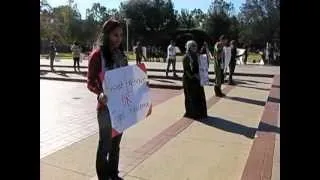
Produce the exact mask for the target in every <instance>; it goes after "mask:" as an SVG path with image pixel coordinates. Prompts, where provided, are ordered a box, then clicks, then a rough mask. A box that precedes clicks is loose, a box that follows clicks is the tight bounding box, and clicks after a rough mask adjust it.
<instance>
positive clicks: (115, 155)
mask: <svg viewBox="0 0 320 180" xmlns="http://www.w3.org/2000/svg"><path fill="white" fill-rule="evenodd" d="M101 38H102V39H101V41H102V42H101V44H102V45H101V46H100V47H99V48H97V49H95V50H94V51H93V52H92V53H91V55H90V58H89V65H88V79H87V87H88V89H89V90H90V91H91V92H93V93H94V94H96V95H97V100H98V107H97V119H98V125H99V145H98V150H97V158H96V171H97V176H98V179H99V180H122V178H120V177H119V176H118V173H119V170H118V165H119V153H120V142H121V138H122V134H118V135H116V136H115V137H112V126H111V119H110V114H109V109H108V106H107V101H108V95H107V94H104V92H103V88H102V82H103V81H104V74H105V72H106V71H107V70H112V69H116V68H120V67H124V66H127V65H128V60H127V58H126V56H125V53H124V50H123V48H122V45H121V44H122V39H123V30H122V25H121V23H120V22H119V21H116V20H114V19H110V20H108V21H106V22H105V23H104V25H103V27H102V36H101Z"/></svg>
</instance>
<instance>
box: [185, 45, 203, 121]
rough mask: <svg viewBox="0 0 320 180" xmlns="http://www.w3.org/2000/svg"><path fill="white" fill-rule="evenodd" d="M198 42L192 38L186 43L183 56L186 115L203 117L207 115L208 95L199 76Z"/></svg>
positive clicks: (194, 117) (195, 117)
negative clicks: (206, 95)
mask: <svg viewBox="0 0 320 180" xmlns="http://www.w3.org/2000/svg"><path fill="white" fill-rule="evenodd" d="M197 49H198V48H197V43H196V42H195V41H193V40H190V41H188V42H187V44H186V50H187V52H186V55H185V57H184V58H183V88H184V96H185V108H186V113H185V115H184V116H185V117H188V118H192V119H203V118H206V117H207V116H208V115H207V104H206V97H205V93H204V89H203V87H202V86H201V85H200V77H199V62H198V61H199V54H198V52H197Z"/></svg>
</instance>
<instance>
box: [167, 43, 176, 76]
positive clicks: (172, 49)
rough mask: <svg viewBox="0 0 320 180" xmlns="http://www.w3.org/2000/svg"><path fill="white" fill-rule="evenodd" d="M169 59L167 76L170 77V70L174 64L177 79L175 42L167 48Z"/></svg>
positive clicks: (173, 68) (173, 69)
mask: <svg viewBox="0 0 320 180" xmlns="http://www.w3.org/2000/svg"><path fill="white" fill-rule="evenodd" d="M167 59H168V65H167V70H166V76H168V73H169V68H170V66H171V64H172V71H173V76H174V77H177V74H176V47H175V43H174V41H173V40H171V41H170V45H169V46H168V48H167Z"/></svg>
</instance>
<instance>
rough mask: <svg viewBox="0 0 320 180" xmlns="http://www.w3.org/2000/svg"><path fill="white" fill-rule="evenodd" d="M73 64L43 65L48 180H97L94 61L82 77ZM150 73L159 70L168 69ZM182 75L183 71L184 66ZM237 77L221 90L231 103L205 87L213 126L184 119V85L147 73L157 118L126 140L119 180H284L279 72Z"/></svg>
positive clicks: (244, 72) (44, 174)
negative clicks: (90, 85) (89, 74)
mask: <svg viewBox="0 0 320 180" xmlns="http://www.w3.org/2000/svg"><path fill="white" fill-rule="evenodd" d="M72 63H73V62H72V60H62V61H61V62H57V63H56V65H57V66H60V67H56V68H55V69H56V72H55V73H52V72H49V71H48V70H49V67H48V64H49V61H48V60H40V123H41V126H40V173H41V174H40V176H41V180H57V179H58V180H97V177H96V172H95V159H96V150H97V143H98V124H97V119H96V109H95V108H96V97H95V96H94V95H93V94H92V93H90V92H89V91H88V90H87V88H86V84H85V74H86V71H87V69H86V67H87V61H83V62H82V63H81V66H83V68H82V69H81V71H82V73H74V72H72V71H73V68H72V67H70V66H71V65H72ZM130 63H134V62H130ZM146 65H147V69H160V70H161V69H162V70H163V69H165V66H166V64H164V63H149V62H148V63H146ZM212 66H213V65H212ZM212 66H211V67H210V70H209V71H212V69H211V68H213V67H212ZM177 69H178V70H182V67H181V63H177ZM236 73H237V74H236V75H235V76H234V79H235V82H236V83H237V85H236V86H229V85H223V87H222V88H223V91H224V92H225V93H226V95H227V96H226V97H224V98H217V97H215V96H214V91H213V86H205V94H206V100H207V108H208V115H209V118H208V119H206V120H204V121H201V122H200V121H194V120H191V119H187V118H183V114H184V94H183V89H181V87H182V82H181V80H179V79H173V78H172V79H171V78H165V73H164V72H163V71H148V75H149V77H150V83H152V84H153V88H151V98H152V102H153V111H152V114H151V115H150V116H149V117H148V118H147V119H146V120H143V121H141V122H139V123H138V124H137V125H135V126H133V127H131V128H130V129H128V130H127V131H126V132H125V133H124V136H123V139H122V141H121V151H120V167H119V169H120V176H121V177H123V178H124V179H125V180H260V179H261V180H279V179H280V145H279V144H280V68H279V67H273V66H256V65H247V66H242V65H241V66H237V67H236ZM181 75H182V73H179V76H181ZM210 78H211V79H214V74H211V75H210ZM157 87H159V88H157ZM162 87H165V88H162Z"/></svg>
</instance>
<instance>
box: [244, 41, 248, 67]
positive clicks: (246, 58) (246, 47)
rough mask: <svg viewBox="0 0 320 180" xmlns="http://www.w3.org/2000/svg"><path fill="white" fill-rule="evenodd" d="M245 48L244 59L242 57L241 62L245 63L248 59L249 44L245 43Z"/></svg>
mask: <svg viewBox="0 0 320 180" xmlns="http://www.w3.org/2000/svg"><path fill="white" fill-rule="evenodd" d="M244 48H245V50H244V59H243V63H244V64H245V65H246V64H247V60H248V51H249V46H248V45H245V47H244Z"/></svg>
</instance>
